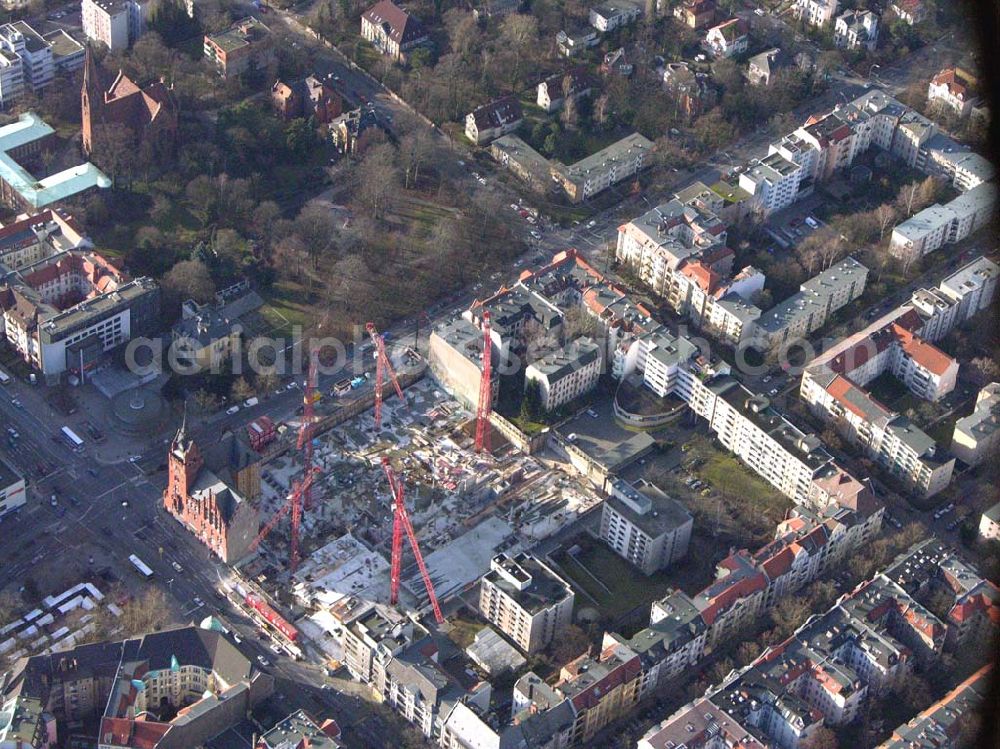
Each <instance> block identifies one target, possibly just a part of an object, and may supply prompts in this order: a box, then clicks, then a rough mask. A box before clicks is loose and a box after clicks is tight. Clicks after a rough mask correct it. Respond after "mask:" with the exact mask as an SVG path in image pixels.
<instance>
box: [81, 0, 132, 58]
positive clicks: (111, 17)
mask: <svg viewBox="0 0 1000 749" xmlns="http://www.w3.org/2000/svg"><path fill="white" fill-rule="evenodd" d="M81 16H82V22H83V33H84V36H86V37H87V38H88V39H90V40H92V41H95V42H100V43H101V44H103V45H104V46H106V47H107V48H108V49H109V50H111V51H112V52H120V51H121V50H124V49H128V48H129V47H130V46H131V45H132V44H134V43H135V40H136V39H138V38H139V37H140V36H142V35H143V34H144V33H145V32H146V22H147V20H148V18H149V3H148V2H141V0H83V2H82V4H81Z"/></svg>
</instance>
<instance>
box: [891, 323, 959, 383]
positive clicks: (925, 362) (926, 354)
mask: <svg viewBox="0 0 1000 749" xmlns="http://www.w3.org/2000/svg"><path fill="white" fill-rule="evenodd" d="M892 331H893V333H895V334H896V338H897V339H898V340H899V345H900V347H901V348H902V349H903V351H904V352H905V353H906V355H907V356H909V357H910V358H911V359H913V361H915V362H916V363H917V364H919V365H920V366H921V367H923V368H924V369H926V370H927V371H929V372H932V373H933V374H936V375H938V376H939V377H940V376H941V375H943V374H945V373H946V372H947V371H948V370H949V369H951V367H952V366H954V365H955V360H954V359H952V358H951V357H950V356H948V355H947V354H946V353H944V352H943V351H942V350H941V349H939V348H938V347H937V346H934V345H933V344H930V343H928V342H927V341H925V340H923V339H922V338H920V337H918V336H916V335H914V334H913V333H911V332H910V331H909V330H907V329H906V328H904V327H902V326H900V325H896V324H895V323H893V325H892Z"/></svg>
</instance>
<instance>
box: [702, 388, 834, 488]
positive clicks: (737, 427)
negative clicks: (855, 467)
mask: <svg viewBox="0 0 1000 749" xmlns="http://www.w3.org/2000/svg"><path fill="white" fill-rule="evenodd" d="M692 389H693V390H695V391H697V392H696V393H695V394H694V395H693V396H692V398H691V400H690V401H689V403H688V405H690V406H691V408H692V410H694V411H695V413H697V414H698V415H699V416H701V417H702V418H705V419H707V420H708V423H709V427H710V428H711V430H712V431H713V432H715V433H716V435H717V437H718V439H719V442H721V443H722V445H723V446H724V447H725V448H726V449H727V450H729V451H730V452H732V453H734V454H735V455H736V456H737V457H739V458H740V460H742V461H743V462H744V463H745V464H746V465H748V466H749V467H750V468H752V469H753V470H754V472H755V473H757V475H759V476H760V477H761V478H762V479H764V480H765V481H767V482H768V483H769V484H771V485H772V486H773V487H775V488H776V489H777V490H778V491H780V492H781V493H782V494H784V495H785V496H787V497H789V498H791V499H792V500H793V501H794V502H795V503H796V504H806V503H808V501H809V499H810V497H811V496H812V494H813V488H812V483H813V479H814V477H816V476H817V475H819V474H820V473H821V471H822V469H824V467H826V466H828V465H829V464H830V463H831V462H832V460H833V458H832V457H831V456H830V454H829V453H828V452H827V451H826V450H825V449H823V446H822V443H821V442H820V441H819V439H817V438H816V437H815V436H814V435H811V434H805V433H803V432H802V431H801V430H799V429H798V428H796V427H795V426H794V425H792V423H791V422H789V421H788V420H787V419H786V418H785V417H784V416H782V415H781V414H780V413H778V412H777V411H775V410H774V409H773V408H772V407H771V404H770V401H769V400H768V399H767V398H766V397H764V396H760V395H754V394H753V393H751V392H750V391H749V390H747V389H746V388H745V387H743V386H742V385H740V384H739V383H737V382H736V381H735V380H733V379H732V378H729V377H723V378H716V379H715V380H712V381H709V382H708V383H702V382H701V381H699V380H696V381H695V383H694V385H693V387H692Z"/></svg>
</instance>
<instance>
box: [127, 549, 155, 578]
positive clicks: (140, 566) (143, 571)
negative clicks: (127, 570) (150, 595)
mask: <svg viewBox="0 0 1000 749" xmlns="http://www.w3.org/2000/svg"><path fill="white" fill-rule="evenodd" d="M128 560H129V561H130V562H131V563H132V566H133V567H135V568H136V569H137V570H138V571H139V574H140V575H142V576H143V577H144V578H146V579H147V580H148V579H149V578H151V577H152V576H153V570H151V569H150V568H149V567H147V566H146V563H145V562H144V561H142V560H141V559H139V557H137V556H136V555H135V554H129V557H128Z"/></svg>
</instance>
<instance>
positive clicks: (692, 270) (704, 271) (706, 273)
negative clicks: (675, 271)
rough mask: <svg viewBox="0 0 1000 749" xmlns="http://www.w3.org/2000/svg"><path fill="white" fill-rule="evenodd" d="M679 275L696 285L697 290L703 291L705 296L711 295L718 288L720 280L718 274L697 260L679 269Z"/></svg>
mask: <svg viewBox="0 0 1000 749" xmlns="http://www.w3.org/2000/svg"><path fill="white" fill-rule="evenodd" d="M681 273H683V274H684V275H685V276H687V277H688V278H690V279H691V280H692V281H694V282H695V283H696V284H698V288H700V289H701V290H702V291H704V292H705V293H706V294H712V293H714V292H715V290H716V289H717V288H719V282H720V281H721V280H722V278H721V276H719V274H718V273H716V272H715V271H713V270H712V269H711V268H708V267H706V266H704V265H702V263H701V262H700V261H698V260H695V261H694V262H693V263H688V264H687V265H685V266H684V267H683V268H681Z"/></svg>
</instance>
